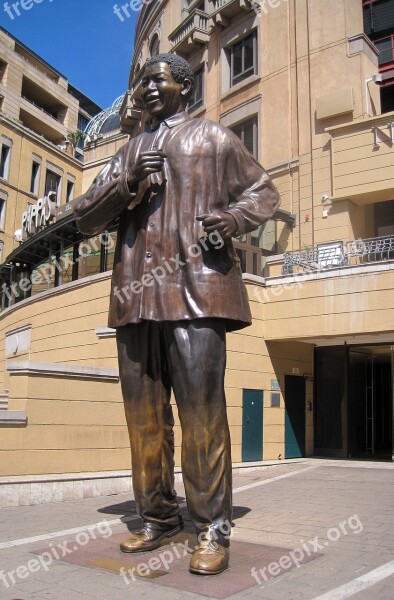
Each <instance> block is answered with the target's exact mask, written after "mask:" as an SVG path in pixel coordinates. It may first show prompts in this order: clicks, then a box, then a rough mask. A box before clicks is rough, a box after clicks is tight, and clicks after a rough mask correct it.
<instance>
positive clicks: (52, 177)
mask: <svg viewBox="0 0 394 600" xmlns="http://www.w3.org/2000/svg"><path fill="white" fill-rule="evenodd" d="M61 179H62V178H61V177H60V175H58V174H57V173H54V172H53V171H50V170H49V169H47V173H46V176H45V196H48V194H49V192H55V194H56V203H57V204H59V202H60V198H59V192H60V182H61Z"/></svg>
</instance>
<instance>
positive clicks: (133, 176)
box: [127, 150, 166, 189]
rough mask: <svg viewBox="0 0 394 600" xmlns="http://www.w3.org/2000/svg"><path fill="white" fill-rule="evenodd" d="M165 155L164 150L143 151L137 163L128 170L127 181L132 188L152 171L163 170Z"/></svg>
mask: <svg viewBox="0 0 394 600" xmlns="http://www.w3.org/2000/svg"><path fill="white" fill-rule="evenodd" d="M165 157H166V156H165V154H164V152H163V151H162V150H150V151H148V152H141V154H140V156H139V157H138V160H137V162H136V163H135V165H133V166H132V167H131V168H130V169H129V170H128V175H127V183H128V185H129V187H130V189H131V188H132V187H133V186H134V185H136V184H138V182H139V181H142V179H145V177H148V175H150V174H151V173H158V172H160V171H162V170H163V167H164V159H165Z"/></svg>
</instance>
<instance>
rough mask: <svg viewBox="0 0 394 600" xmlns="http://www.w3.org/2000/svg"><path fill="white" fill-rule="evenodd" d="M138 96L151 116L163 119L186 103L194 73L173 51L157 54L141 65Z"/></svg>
mask: <svg viewBox="0 0 394 600" xmlns="http://www.w3.org/2000/svg"><path fill="white" fill-rule="evenodd" d="M141 82H142V93H141V97H142V99H143V101H144V104H145V107H146V109H147V110H148V112H149V114H150V115H151V116H152V117H155V118H156V119H158V120H164V119H166V118H168V117H170V116H172V115H174V114H176V113H177V112H180V111H181V110H184V109H185V108H186V106H187V102H188V99H189V97H190V95H191V93H192V91H193V84H194V73H193V71H192V70H191V68H190V65H189V63H188V62H187V61H186V60H184V59H183V58H181V57H180V56H177V55H176V54H157V55H156V56H154V57H153V58H151V59H149V60H148V61H147V62H146V63H145V66H144V73H143V76H142V79H141Z"/></svg>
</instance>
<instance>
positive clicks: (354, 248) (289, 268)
mask: <svg viewBox="0 0 394 600" xmlns="http://www.w3.org/2000/svg"><path fill="white" fill-rule="evenodd" d="M385 260H394V235H391V236H382V237H376V238H367V239H361V238H360V239H358V240H353V241H351V242H346V243H345V244H343V243H342V242H330V243H326V244H318V245H317V246H316V248H306V249H305V250H301V251H299V252H286V253H285V255H284V263H283V266H282V273H283V274H284V275H287V274H290V273H299V272H301V273H302V272H314V271H320V270H324V269H332V268H340V267H344V266H357V265H361V264H368V263H374V262H380V261H385Z"/></svg>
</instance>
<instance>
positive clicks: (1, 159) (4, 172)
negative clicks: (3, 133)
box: [0, 137, 12, 179]
mask: <svg viewBox="0 0 394 600" xmlns="http://www.w3.org/2000/svg"><path fill="white" fill-rule="evenodd" d="M0 144H1V146H0V149H1V154H0V177H2V178H3V179H8V175H9V171H10V160H11V148H12V141H11V140H9V139H8V138H5V137H2V138H0Z"/></svg>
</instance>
